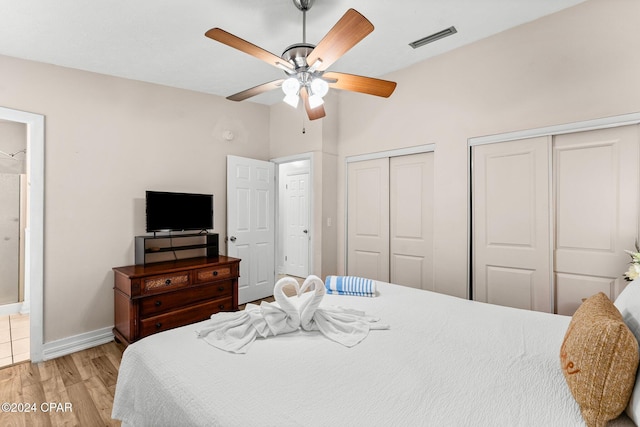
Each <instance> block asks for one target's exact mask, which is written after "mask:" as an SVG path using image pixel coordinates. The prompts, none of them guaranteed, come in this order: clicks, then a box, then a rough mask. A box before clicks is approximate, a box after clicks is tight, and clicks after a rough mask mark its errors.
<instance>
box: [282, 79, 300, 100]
mask: <svg viewBox="0 0 640 427" xmlns="http://www.w3.org/2000/svg"><path fill="white" fill-rule="evenodd" d="M299 90H300V81H298V79H297V78H295V77H289V78H288V79H286V80H285V81H284V82H282V91H283V92H284V94H285V95H287V96H290V95H296V96H297V95H298V91H299Z"/></svg>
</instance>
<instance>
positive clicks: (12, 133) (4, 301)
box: [0, 120, 29, 367]
mask: <svg viewBox="0 0 640 427" xmlns="http://www.w3.org/2000/svg"><path fill="white" fill-rule="evenodd" d="M26 151H27V127H26V125H25V124H24V123H16V122H11V121H7V120H0V236H1V237H2V239H1V240H0V259H2V263H1V264H0V367H2V366H7V365H11V364H13V363H17V362H22V361H24V360H28V359H29V313H28V311H27V310H25V308H26V307H23V305H24V304H23V303H24V299H25V292H24V290H25V287H24V265H25V256H24V255H25V254H24V231H25V228H26V222H27V221H26V220H27V218H26V213H27V212H26V191H27V186H26V169H27V166H26Z"/></svg>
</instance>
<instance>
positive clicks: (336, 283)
mask: <svg viewBox="0 0 640 427" xmlns="http://www.w3.org/2000/svg"><path fill="white" fill-rule="evenodd" d="M325 288H327V293H328V294H333V295H356V296H361V297H374V296H376V282H374V281H373V280H371V279H365V278H363V277H353V276H327V279H326V280H325Z"/></svg>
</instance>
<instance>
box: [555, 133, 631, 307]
mask: <svg viewBox="0 0 640 427" xmlns="http://www.w3.org/2000/svg"><path fill="white" fill-rule="evenodd" d="M638 139H639V138H638V126H637V125H634V126H624V127H617V128H611V129H602V130H594V131H589V132H578V133H573V134H567V135H559V136H556V137H555V139H554V150H553V162H554V199H555V224H556V242H555V282H556V296H557V304H556V305H557V307H556V308H557V312H558V313H559V314H567V315H571V314H573V312H575V310H576V309H577V308H578V306H579V305H580V304H581V301H582V298H586V297H589V296H591V295H593V294H595V293H597V292H604V293H605V294H606V295H608V296H609V298H611V299H612V300H613V299H615V297H616V296H617V295H618V294H619V292H620V291H621V290H622V288H623V287H624V286H625V282H624V280H623V278H622V274H623V273H624V272H625V271H626V270H627V268H628V265H627V263H628V262H629V260H630V258H629V255H627V254H626V253H625V252H624V250H625V249H629V250H633V248H634V243H635V239H637V236H638V194H639V192H640V189H639V188H638V170H639V166H638V164H639V157H638Z"/></svg>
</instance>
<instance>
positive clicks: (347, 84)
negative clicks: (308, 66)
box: [322, 71, 397, 98]
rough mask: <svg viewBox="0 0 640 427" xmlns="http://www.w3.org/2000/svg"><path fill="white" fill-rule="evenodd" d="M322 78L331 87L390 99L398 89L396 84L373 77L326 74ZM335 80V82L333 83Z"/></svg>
mask: <svg viewBox="0 0 640 427" xmlns="http://www.w3.org/2000/svg"><path fill="white" fill-rule="evenodd" d="M322 78H323V79H325V80H328V82H329V87H332V88H335V89H342V90H349V91H352V92H360V93H366V94H369V95H375V96H382V97H384V98H388V97H389V96H391V94H392V93H393V91H394V90H395V89H396V85H397V83H396V82H392V81H389V80H381V79H374V78H373V77H364V76H357V75H355V74H346V73H336V72H332V71H329V72H326V73H324V74H323V75H322ZM332 80H335V82H332Z"/></svg>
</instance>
